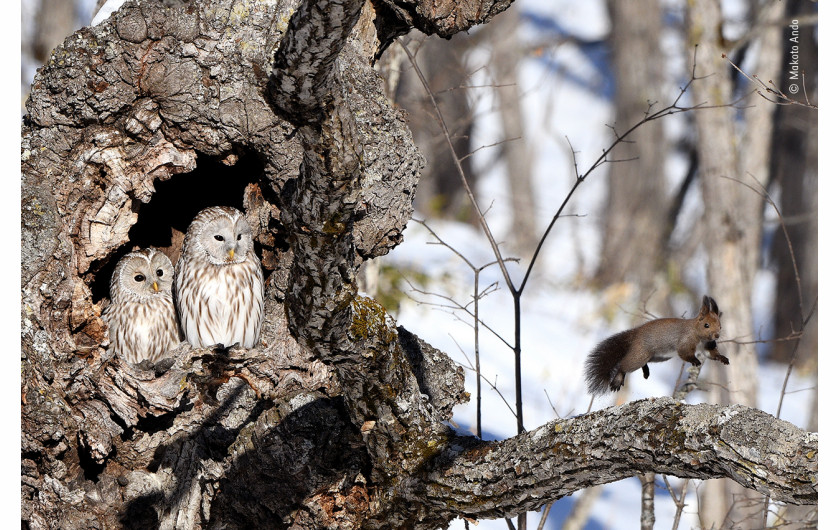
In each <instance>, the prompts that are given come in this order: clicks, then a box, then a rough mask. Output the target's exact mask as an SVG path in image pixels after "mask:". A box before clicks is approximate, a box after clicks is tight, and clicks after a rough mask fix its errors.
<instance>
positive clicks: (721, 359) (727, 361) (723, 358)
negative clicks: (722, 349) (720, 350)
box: [717, 355, 729, 364]
mask: <svg viewBox="0 0 840 530" xmlns="http://www.w3.org/2000/svg"><path fill="white" fill-rule="evenodd" d="M717 360H718V361H720V362H722V363H723V364H729V358H728V357H724V356H723V355H718V356H717Z"/></svg>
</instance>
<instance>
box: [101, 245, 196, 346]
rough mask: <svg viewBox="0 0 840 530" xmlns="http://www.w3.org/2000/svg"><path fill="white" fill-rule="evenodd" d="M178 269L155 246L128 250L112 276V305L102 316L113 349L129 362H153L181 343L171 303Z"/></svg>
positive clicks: (176, 318)
mask: <svg viewBox="0 0 840 530" xmlns="http://www.w3.org/2000/svg"><path fill="white" fill-rule="evenodd" d="M174 279H175V271H174V269H173V268H172V262H171V261H169V258H168V257H166V255H165V254H164V253H162V252H161V251H159V250H157V249H154V248H146V249H143V250H136V251H134V252H129V253H128V254H126V255H125V256H123V257H122V259H120V261H119V262H118V263H117V268H116V269H114V273H113V274H112V275H111V305H109V306H108V307H107V309H105V313H104V314H103V315H102V318H103V319H104V320H105V322H106V323H107V324H108V336H109V338H110V341H111V348H113V350H114V351H115V352H116V353H117V355H119V356H120V357H122V358H123V359H124V360H125V361H127V362H130V363H139V362H141V361H143V360H144V359H149V360H150V361H152V362H153V363H156V362H158V361H159V360H160V359H161V358H163V356H164V354H165V353H166V352H168V351H169V350H171V349H172V348H174V347H175V346H177V345H178V343H179V342H180V337H179V331H178V317H177V315H176V314H175V304H174V303H173V302H172V281H173V280H174Z"/></svg>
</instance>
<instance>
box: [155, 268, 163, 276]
mask: <svg viewBox="0 0 840 530" xmlns="http://www.w3.org/2000/svg"><path fill="white" fill-rule="evenodd" d="M155 274H157V276H158V278H161V277H163V269H158V270H156V271H155Z"/></svg>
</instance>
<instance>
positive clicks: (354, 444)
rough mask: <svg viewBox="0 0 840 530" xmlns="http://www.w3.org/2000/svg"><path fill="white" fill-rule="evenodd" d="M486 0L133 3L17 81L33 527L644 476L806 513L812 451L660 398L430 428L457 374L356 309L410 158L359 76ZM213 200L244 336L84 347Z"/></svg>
mask: <svg viewBox="0 0 840 530" xmlns="http://www.w3.org/2000/svg"><path fill="white" fill-rule="evenodd" d="M506 7H507V3H505V2H492V1H485V2H481V1H473V2H461V3H458V4H449V3H447V4H441V3H437V2H424V1H416V2H400V3H398V4H397V3H393V4H392V3H390V2H378V3H375V4H370V3H366V2H364V1H363V0H353V1H346V2H341V1H338V0H332V1H330V0H320V1H318V0H309V1H305V2H303V3H301V4H299V3H298V2H293V1H291V0H278V1H276V2H275V1H264V0H260V1H257V0H252V1H247V0H229V1H222V2H218V1H212V2H211V1H192V2H172V1H168V2H164V3H163V4H161V3H159V2H151V1H137V0H130V1H129V2H127V3H126V4H125V5H124V6H123V7H122V8H121V9H120V10H119V11H118V12H117V13H115V14H114V16H113V17H111V18H110V19H108V20H107V21H105V22H103V23H102V24H100V25H98V26H97V27H94V28H83V29H82V30H80V31H79V32H77V33H76V34H74V35H72V36H71V37H70V38H68V39H67V40H66V41H65V42H64V43H63V45H61V46H59V47H58V48H57V49H56V50H55V51H54V52H53V54H52V56H51V57H50V61H49V63H48V64H47V65H46V66H45V67H44V68H42V69H41V70H40V71H39V73H38V75H37V76H36V79H35V82H34V84H33V90H32V95H31V98H30V100H29V102H28V106H27V109H28V114H27V116H26V117H25V120H24V124H23V128H22V164H21V168H22V173H23V176H22V197H23V204H22V212H21V224H22V247H23V248H22V255H23V262H22V264H21V269H22V273H21V290H22V306H21V322H22V339H21V346H22V351H21V365H22V368H21V372H22V375H21V420H22V432H21V446H22V447H21V451H22V454H21V507H22V519H23V521H22V523H23V524H25V525H26V526H27V527H29V528H118V527H127V528H197V527H210V528H246V527H247V528H253V527H257V528H273V527H290V528H302V529H314V528H436V527H439V526H445V525H446V524H447V522H448V521H450V520H451V519H453V518H455V517H457V516H467V517H472V518H487V517H498V516H503V515H504V516H510V515H513V514H516V513H519V512H521V511H523V510H526V509H533V508H536V507H538V506H539V505H541V504H543V503H545V502H548V501H550V500H552V499H556V498H557V497H560V496H563V495H568V494H570V493H572V492H573V491H576V490H577V489H580V488H583V487H587V486H591V485H594V484H600V483H605V482H610V481H614V480H618V479H620V478H623V477H626V476H631V475H636V474H638V473H641V472H644V471H656V472H662V473H669V474H672V475H676V476H681V477H697V478H709V477H720V476H727V477H731V478H733V479H734V480H737V481H738V482H740V483H742V484H744V485H746V486H747V487H750V488H754V489H756V490H758V491H761V492H763V493H766V494H768V495H771V496H772V497H773V498H776V499H779V500H781V501H785V502H791V503H810V504H813V503H816V501H817V464H816V462H817V435H816V434H813V433H808V432H805V431H803V430H801V429H798V428H796V427H794V426H792V425H790V424H788V423H786V422H783V421H778V420H775V419H773V418H772V417H770V416H768V415H766V414H764V413H762V412H759V411H756V410H753V409H748V408H745V407H739V406H731V407H723V406H714V405H697V406H690V405H684V404H681V403H678V402H675V401H673V400H670V399H658V400H648V401H640V402H635V403H630V404H628V405H625V406H623V407H613V408H609V409H606V410H602V411H598V412H595V413H592V414H589V415H586V416H581V417H578V418H574V419H571V420H562V421H557V422H553V423H550V424H547V425H545V426H542V427H540V428H538V429H536V430H534V431H530V432H525V433H523V434H521V435H519V436H517V437H515V438H512V439H509V440H504V441H500V442H482V441H479V440H477V439H475V438H472V437H463V436H457V435H456V434H455V433H454V432H453V431H452V430H451V429H449V428H448V427H447V424H446V421H447V420H448V419H449V418H450V416H451V410H452V407H453V406H454V405H455V404H457V403H461V402H464V401H465V400H466V398H467V396H466V395H465V393H464V390H463V373H462V372H461V371H460V369H457V368H456V367H455V365H454V364H453V363H452V362H451V361H450V360H449V358H448V357H447V356H446V355H445V354H443V353H441V352H439V351H437V350H434V349H433V348H431V347H430V346H428V345H427V344H425V343H424V342H423V341H422V340H420V339H419V338H417V337H416V336H414V335H413V334H411V333H410V332H408V331H406V330H405V329H403V328H397V327H396V326H395V325H394V323H393V322H392V321H391V320H390V319H389V317H388V316H387V315H386V314H385V312H384V310H383V309H382V308H381V307H380V306H379V305H378V304H377V303H376V302H375V301H373V300H370V299H366V298H362V297H360V296H358V295H357V294H356V287H355V274H356V271H357V269H358V267H359V265H360V264H361V263H362V262H363V261H364V260H365V259H369V258H371V257H374V256H377V255H382V254H384V253H387V252H388V251H389V250H390V249H391V248H393V247H394V246H396V245H397V244H399V242H400V239H401V231H402V229H403V228H404V226H405V223H406V222H407V219H408V217H409V216H410V214H411V200H412V196H413V193H414V188H415V186H416V183H417V178H418V173H419V169H420V163H421V157H420V156H419V154H418V153H417V150H416V149H415V147H414V145H413V143H412V141H411V138H410V134H409V133H408V129H407V127H406V124H405V122H404V120H403V117H402V115H401V113H400V111H398V110H396V109H395V108H394V107H393V105H392V104H391V103H390V101H389V100H388V99H387V98H386V97H385V96H384V92H383V89H382V83H381V80H380V79H379V78H378V77H377V76H376V74H375V73H374V71H373V69H372V67H371V64H372V63H373V62H374V59H375V57H376V55H377V54H378V53H379V52H380V51H381V50H382V49H383V48H384V47H385V46H387V44H388V42H389V41H390V40H391V39H393V38H394V37H395V36H396V35H399V34H401V33H402V32H404V31H406V30H407V29H408V28H409V27H411V26H414V27H418V28H420V29H422V30H423V31H427V32H437V33H439V34H441V35H444V36H446V35H451V34H453V33H455V32H457V31H462V30H464V29H467V28H469V27H470V26H472V25H474V24H477V23H480V22H487V21H489V20H490V19H491V18H492V16H493V15H494V14H496V13H498V12H499V11H501V10H503V9H504V8H506ZM213 203H216V204H218V203H223V204H232V205H235V206H238V207H241V208H243V209H244V210H245V211H246V214H247V216H248V219H249V221H250V222H251V224H252V225H253V228H254V231H255V234H256V241H257V249H258V251H259V254H260V256H261V259H262V263H263V267H264V269H265V271H266V273H267V280H266V319H265V324H264V327H263V330H262V340H261V344H259V345H258V347H256V348H254V349H250V350H246V349H237V348H233V349H231V350H230V351H227V352H214V351H211V350H206V349H192V348H190V347H189V346H188V345H187V344H182V345H181V346H179V347H178V348H177V349H176V350H174V351H173V352H172V355H171V357H170V358H168V359H165V360H164V361H161V362H160V363H158V364H157V365H154V366H151V365H149V364H148V363H145V364H140V365H136V366H129V365H126V364H125V363H123V362H122V361H121V360H120V359H118V358H116V357H114V356H113V355H111V354H110V353H109V352H108V350H107V348H106V345H107V344H106V340H107V338H106V336H105V327H104V325H103V323H102V320H101V319H100V315H101V311H102V309H103V308H104V306H105V304H106V301H105V296H106V294H107V284H108V278H109V277H110V271H111V270H112V269H113V266H114V264H115V263H116V261H117V260H118V259H119V257H120V256H121V255H122V254H124V253H125V251H127V250H129V249H130V248H131V247H133V246H135V245H136V246H147V245H150V244H154V245H156V246H160V247H169V248H167V249H166V250H167V251H169V252H170V253H172V254H173V255H177V252H178V245H179V237H178V236H179V234H182V233H183V231H184V230H185V228H186V224H187V223H188V222H189V220H190V218H191V217H192V215H194V214H195V213H196V212H197V211H198V210H200V209H201V208H203V207H205V206H208V205H209V204H213Z"/></svg>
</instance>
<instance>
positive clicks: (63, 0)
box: [32, 0, 78, 63]
mask: <svg viewBox="0 0 840 530" xmlns="http://www.w3.org/2000/svg"><path fill="white" fill-rule="evenodd" d="M77 27H78V26H77V23H76V2H75V1H71V0H41V3H40V5H39V7H38V15H37V16H36V19H35V38H34V41H33V43H32V51H33V55H34V57H35V58H36V59H37V60H38V61H40V62H41V63H45V62H47V60H48V59H49V58H50V52H51V51H52V50H53V48H55V47H56V46H58V44H59V43H60V42H61V41H63V40H64V39H65V38H66V37H67V36H68V35H70V34H71V33H73V30H74V29H76V28H77Z"/></svg>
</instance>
